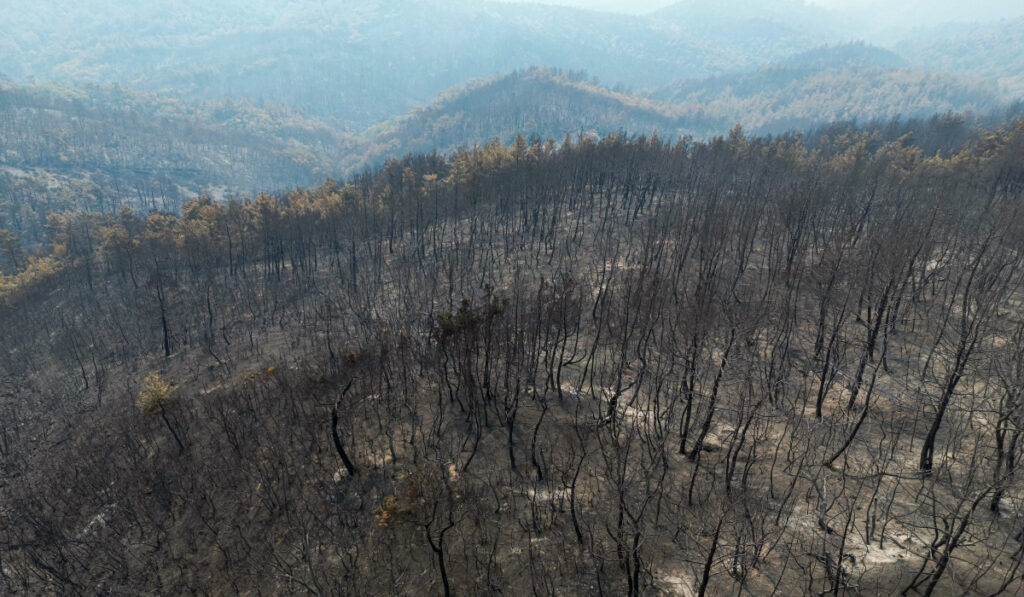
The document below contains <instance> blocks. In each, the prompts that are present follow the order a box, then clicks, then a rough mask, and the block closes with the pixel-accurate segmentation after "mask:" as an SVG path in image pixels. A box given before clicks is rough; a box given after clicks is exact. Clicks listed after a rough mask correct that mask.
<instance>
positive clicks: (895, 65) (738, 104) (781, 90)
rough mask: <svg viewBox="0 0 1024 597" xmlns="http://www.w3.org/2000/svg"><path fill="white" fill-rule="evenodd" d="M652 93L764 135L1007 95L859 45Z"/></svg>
mask: <svg viewBox="0 0 1024 597" xmlns="http://www.w3.org/2000/svg"><path fill="white" fill-rule="evenodd" d="M649 96H650V97H651V98H652V99H655V100H657V101H661V102H666V103H671V104H675V105H678V106H683V107H685V106H701V107H702V108H703V111H704V113H705V114H706V115H708V116H713V117H716V118H717V119H718V121H719V122H720V123H722V122H729V121H735V122H742V123H743V124H744V126H745V127H747V128H749V129H750V130H753V131H756V132H761V133H779V132H784V131H786V130H790V129H797V128H809V127H813V126H815V125H818V124H822V123H825V122H831V121H840V120H844V121H845V120H873V119H889V118H894V117H897V116H903V117H921V116H930V115H932V114H936V113H943V112H947V111H984V110H990V109H993V108H995V107H996V106H998V105H1000V103H1001V100H1002V98H1001V97H1000V95H999V94H998V93H997V89H996V88H995V86H994V85H993V84H991V83H988V82H986V81H984V80H982V79H980V78H977V77H968V76H965V75H957V74H950V73H942V72H928V71H918V70H912V69H909V68H907V62H906V61H905V60H903V59H902V58H901V57H900V56H898V55H896V54H894V53H893V52H890V51H888V50H884V49H880V48H875V47H871V46H868V45H865V44H859V43H858V44H847V45H841V46H831V47H823V48H818V49H815V50H812V51H809V52H804V53H800V54H797V55H795V56H793V57H791V58H789V59H787V60H785V61H782V62H779V63H777V64H773V65H771V66H767V67H764V68H761V69H759V70H757V71H756V72H752V73H744V74H738V75H729V76H721V77H714V78H710V79H702V80H694V81H683V82H680V83H677V84H675V85H669V86H666V87H664V88H661V89H658V90H656V91H654V92H652V93H650V94H649Z"/></svg>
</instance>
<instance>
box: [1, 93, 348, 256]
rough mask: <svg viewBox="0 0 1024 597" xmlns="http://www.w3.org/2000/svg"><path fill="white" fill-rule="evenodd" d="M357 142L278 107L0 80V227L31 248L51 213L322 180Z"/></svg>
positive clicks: (153, 205) (169, 203)
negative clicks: (184, 99)
mask: <svg viewBox="0 0 1024 597" xmlns="http://www.w3.org/2000/svg"><path fill="white" fill-rule="evenodd" d="M362 145H363V144H362V142H361V141H359V140H358V139H357V138H356V137H355V136H353V135H349V134H346V133H344V132H341V131H339V130H337V129H336V128H334V127H331V126H328V125H326V124H323V123H321V122H318V121H315V120H311V119H307V118H304V117H302V116H300V115H298V114H295V113H294V112H291V111H289V110H287V109H285V108H281V107H268V108H265V109H262V108H256V107H255V106H253V105H251V104H249V103H247V102H232V101H230V100H226V101H220V102H214V103H208V104H189V103H185V102H183V101H181V100H178V99H175V98H169V97H162V96H156V95H152V94H142V93H138V92H132V91H129V90H124V89H121V88H118V87H90V88H86V89H73V88H66V87H50V86H42V85H39V86H20V85H14V84H10V83H8V82H5V81H3V80H0V147H2V148H3V151H2V152H0V229H8V230H10V231H12V232H15V233H17V234H19V235H21V236H22V238H23V240H24V241H25V242H26V243H28V244H30V245H36V244H38V242H39V241H40V240H41V239H42V238H43V234H44V227H45V221H46V216H47V215H48V214H50V213H53V212H63V211H67V210H76V209H81V210H91V211H101V212H102V211H107V212H110V211H116V209H117V208H118V207H119V206H120V205H123V204H130V205H132V206H134V207H135V208H137V209H146V210H150V209H166V210H176V209H178V208H179V207H180V206H181V204H182V203H183V202H184V201H185V200H186V199H188V198H189V197H195V196H197V195H200V194H209V195H211V196H215V197H218V198H223V197H224V196H227V195H239V196H241V195H250V194H253V193H256V192H257V191H261V190H280V189H285V188H289V187H295V186H309V185H314V184H319V183H320V182H322V181H323V180H324V179H325V178H327V177H328V176H329V175H331V174H335V175H337V174H338V173H340V172H343V171H344V170H345V169H346V167H351V166H352V164H353V163H354V162H356V160H357V156H358V155H359V153H360V152H361V147H362ZM346 164H347V166H346Z"/></svg>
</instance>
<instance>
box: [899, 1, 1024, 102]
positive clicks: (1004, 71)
mask: <svg viewBox="0 0 1024 597" xmlns="http://www.w3.org/2000/svg"><path fill="white" fill-rule="evenodd" d="M895 49H896V51H898V52H900V53H901V54H902V55H904V56H906V57H907V58H908V60H909V61H910V62H911V63H912V64H914V65H915V66H917V67H919V68H929V69H941V70H949V71H953V72H959V73H967V74H971V75H973V76H979V77H985V78H987V79H990V80H992V81H995V82H997V83H998V84H999V86H1000V88H1001V89H1002V91H1003V92H1004V93H1005V94H1007V95H1009V96H1012V97H1013V98H1014V99H1020V98H1024V18H1017V19H1007V20H1002V21H998V22H995V23H986V24H977V25H970V26H946V27H940V28H937V29H933V30H929V31H926V32H920V33H918V34H917V35H915V36H914V37H912V38H910V39H907V40H906V41H904V42H902V43H899V44H897V45H896V46H895Z"/></svg>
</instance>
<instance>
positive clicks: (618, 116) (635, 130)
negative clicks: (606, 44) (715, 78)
mask: <svg viewBox="0 0 1024 597" xmlns="http://www.w3.org/2000/svg"><path fill="white" fill-rule="evenodd" d="M654 131H660V132H661V133H662V134H666V135H673V136H674V135H678V134H685V133H691V132H693V131H692V130H690V129H688V128H687V125H686V120H685V118H684V116H683V114H682V112H681V111H680V110H678V109H677V108H676V107H674V106H669V105H667V104H662V103H659V102H654V101H651V100H647V99H642V98H639V97H636V96H632V95H628V94H624V93H617V92H613V91H610V90H608V89H605V88H603V87H599V86H596V85H593V84H592V83H589V82H587V81H586V80H585V79H583V78H581V77H580V76H579V75H578V74H577V75H573V74H571V73H565V72H561V71H554V70H549V69H530V70H526V71H519V72H515V73H512V74H510V75H507V76H503V77H498V78H494V79H490V80H487V81H476V82H473V83H471V84H469V85H467V86H465V87H462V88H457V89H453V90H451V91H449V92H447V93H445V94H444V95H442V96H441V97H439V98H438V99H437V101H435V102H434V103H432V104H431V105H429V106H427V107H426V108H422V109H419V110H416V111H415V112H413V113H412V114H410V115H408V116H405V117H402V118H399V119H396V120H395V121H393V122H390V123H387V124H385V125H382V126H381V127H379V128H378V130H377V131H376V135H375V137H374V139H375V147H374V151H375V153H377V154H387V153H389V154H394V153H396V152H419V151H431V150H434V149H436V150H438V151H441V152H446V151H450V150H452V149H455V148H456V147H458V146H460V145H465V144H473V143H483V142H486V141H488V140H490V139H493V138H497V139H498V140H499V141H501V142H502V143H508V142H510V141H511V140H512V139H513V138H514V137H515V136H516V134H517V133H521V134H523V135H524V136H527V137H530V136H533V137H538V138H540V139H541V140H547V139H555V140H556V141H561V140H562V139H563V138H564V137H565V135H566V134H570V135H572V136H573V137H576V136H578V135H581V134H583V135H596V136H604V135H607V134H610V133H617V132H628V133H631V134H641V133H651V132H654Z"/></svg>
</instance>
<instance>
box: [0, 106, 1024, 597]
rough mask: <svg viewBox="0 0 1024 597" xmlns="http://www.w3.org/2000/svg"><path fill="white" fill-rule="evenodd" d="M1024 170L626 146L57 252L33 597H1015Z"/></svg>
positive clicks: (822, 141) (18, 574)
mask: <svg viewBox="0 0 1024 597" xmlns="http://www.w3.org/2000/svg"><path fill="white" fill-rule="evenodd" d="M925 136H927V135H925ZM1022 155H1024V127H1022V126H1018V125H1013V126H1011V127H1009V128H1007V129H1006V130H1001V131H992V132H989V133H987V134H984V135H980V136H978V137H977V138H976V139H975V140H971V141H969V142H967V143H966V144H965V145H964V146H963V147H962V148H961V149H960V150H956V151H951V152H949V157H945V158H942V157H929V156H926V155H925V154H924V153H923V152H922V151H921V149H920V148H918V147H916V146H915V145H913V143H912V142H910V141H909V139H907V138H905V137H904V138H903V139H902V140H900V141H895V142H891V141H886V140H885V139H884V137H883V136H882V135H880V134H877V133H871V132H864V131H856V130H846V132H845V133H844V134H841V135H840V134H837V135H826V136H822V137H820V138H818V139H817V140H816V141H815V146H814V148H813V150H812V149H810V148H808V147H805V146H803V145H802V144H801V143H800V142H799V141H797V140H794V139H783V140H776V141H768V140H764V139H747V138H745V137H744V136H743V135H742V134H741V133H739V132H738V131H736V132H734V134H732V135H730V136H729V137H727V138H717V139H714V140H712V141H709V142H707V143H688V144H687V143H680V144H674V145H672V144H663V143H662V142H656V141H652V140H651V139H649V138H641V139H637V140H635V141H629V140H627V139H624V138H622V137H617V136H611V137H608V138H605V139H603V140H601V141H600V142H595V141H592V140H589V139H582V140H580V141H578V142H574V143H571V144H569V145H567V146H565V147H563V148H561V149H558V150H555V149H553V148H549V147H545V146H544V145H540V144H536V145H532V146H531V145H525V146H524V145H522V144H520V145H519V146H515V147H511V148H506V147H504V146H499V145H491V146H488V147H486V148H483V149H478V150H475V151H469V150H466V151H460V152H456V153H455V155H454V156H453V157H452V158H451V159H447V160H446V159H442V158H439V157H437V156H412V157H409V158H407V159H405V160H403V161H392V162H389V163H388V164H387V165H386V166H385V167H383V168H382V169H380V170H377V171H374V172H372V173H368V174H367V175H365V176H361V177H358V178H356V179H354V180H353V181H352V183H351V184H347V185H337V184H327V185H324V186H321V187H318V188H314V189H308V190H297V191H294V192H290V193H287V194H283V195H280V196H277V197H269V196H263V197H259V198H257V199H255V200H252V201H244V202H239V201H233V202H229V203H225V204H217V203H212V202H208V201H193V202H190V203H188V204H187V205H186V206H185V208H184V210H183V212H182V213H181V214H180V215H161V214H155V215H151V216H148V217H142V216H136V215H134V214H131V213H129V212H124V213H122V214H120V215H119V216H102V215H80V216H71V217H67V218H58V219H55V221H54V222H53V224H52V226H51V229H52V231H53V237H52V242H53V252H52V254H51V255H49V256H48V257H45V258H35V259H25V258H24V257H20V258H19V260H18V263H17V264H15V266H14V269H16V270H17V271H19V272H20V273H18V274H16V275H13V276H8V277H5V278H2V282H0V293H2V294H0V329H3V330H4V342H3V343H0V466H2V470H0V589H2V591H3V592H6V593H11V594H33V595H36V594H75V593H108V594H133V595H134V594H176V593H183V592H190V591H195V592H210V593H232V594H242V593H246V592H249V591H264V592H268V593H307V592H308V593H311V594H323V595H328V594H349V593H352V592H353V590H354V589H353V588H354V587H358V591H359V592H360V593H366V594H386V593H397V594H411V593H417V594H420V593H423V592H431V593H440V592H442V591H443V592H445V593H451V594H489V593H498V592H501V593H510V594H523V593H530V592H538V593H570V594H578V593H597V592H599V591H601V592H604V593H607V594H633V595H638V594H648V593H651V592H653V591H655V590H657V589H660V590H664V591H667V592H670V593H676V594H687V593H688V592H694V593H703V594H708V595H717V594H729V593H730V592H736V591H741V590H746V591H749V592H750V593H752V594H769V593H772V592H773V590H774V592H775V593H776V594H801V593H828V592H833V593H840V592H846V593H854V594H855V593H861V594H869V595H870V594H880V593H881V594H890V593H893V592H899V591H902V590H905V589H906V590H917V591H918V592H921V593H924V594H936V595H937V594H964V593H967V594H974V593H980V594H994V593H997V592H999V591H1001V590H1005V591H1010V592H1013V591H1019V590H1021V588H1022V586H1021V581H1020V578H1021V574H1020V572H1021V562H1022V560H1021V556H1022V555H1024V548H1022V543H1021V542H1020V538H1021V537H1020V529H1021V528H1022V525H1024V519H1022V514H1021V513H1022V512H1024V510H1022V509H1021V508H1020V504H1021V500H1022V499H1024V487H1022V483H1024V480H1022V479H1021V474H1020V473H1021V471H1019V470H1018V469H1019V466H1018V463H1019V462H1020V454H1019V451H1020V450H1021V449H1024V445H1022V443H1021V442H1020V441H1018V440H1019V437H1020V433H1021V413H1022V408H1024V403H1022V400H1021V398H1022V396H1024V394H1022V391H1021V389H1022V387H1024V369H1022V368H1021V364H1022V363H1024V359H1022V357H1024V332H1022V329H1024V328H1022V325H1024V323H1022V321H1021V312H1020V304H1021V298H1022V296H1021V291H1022V288H1021V284H1022V282H1024V268H1022V266H1024V263H1022V259H1024V253H1022V251H1024V245H1022V242H1024V217H1022V213H1021V210H1022V208H1024V163H1022V161H1021V156H1022Z"/></svg>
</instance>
